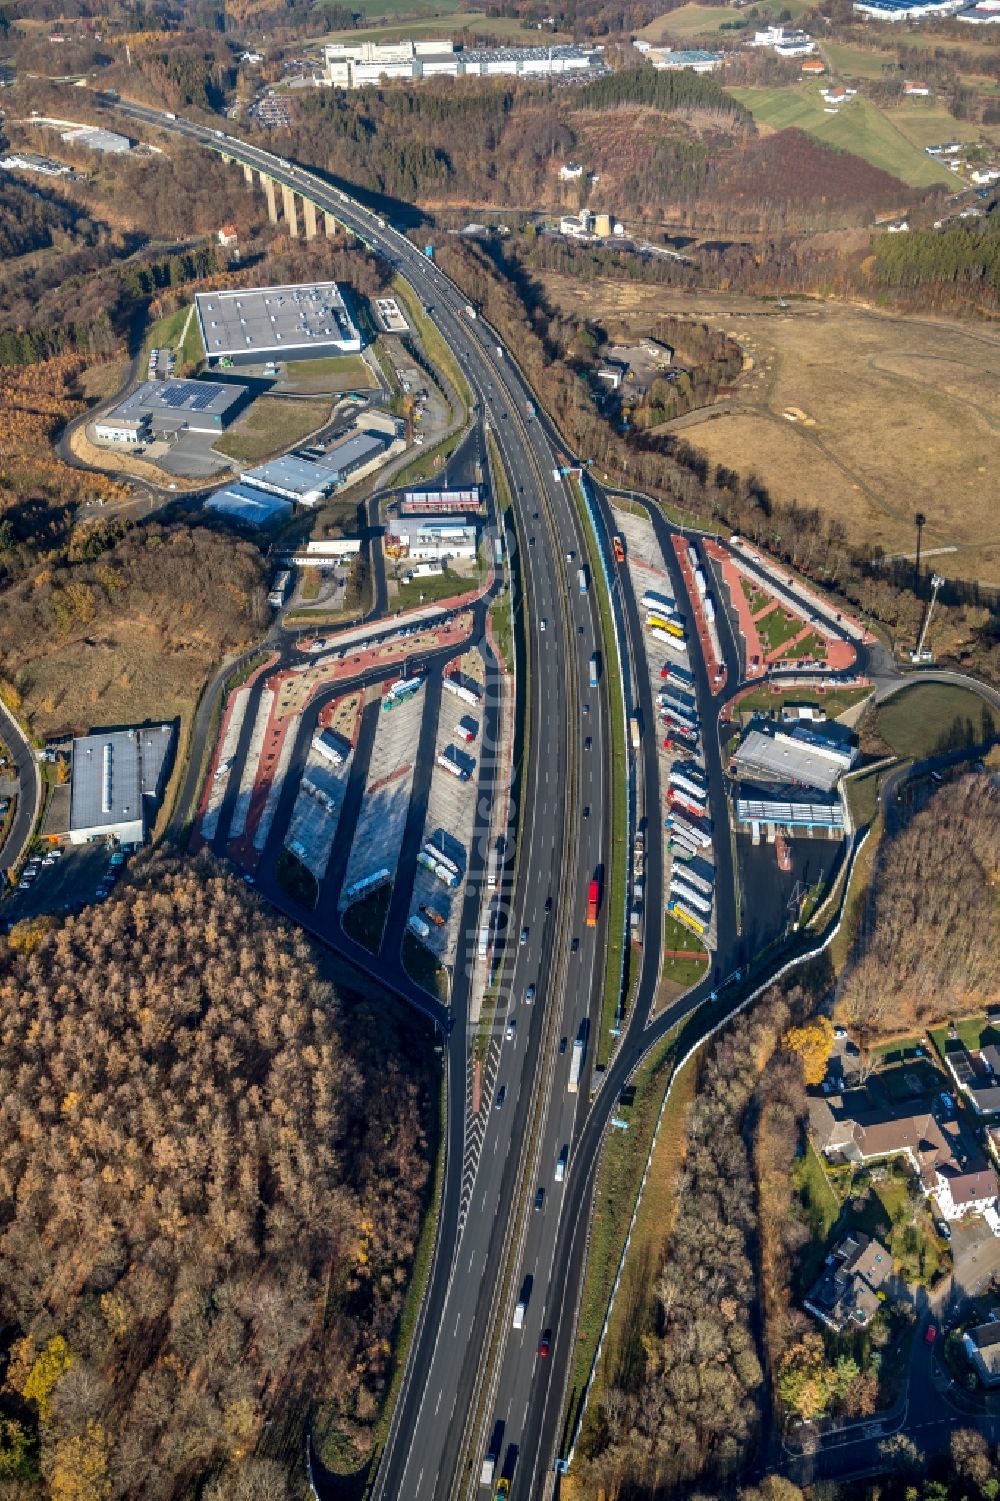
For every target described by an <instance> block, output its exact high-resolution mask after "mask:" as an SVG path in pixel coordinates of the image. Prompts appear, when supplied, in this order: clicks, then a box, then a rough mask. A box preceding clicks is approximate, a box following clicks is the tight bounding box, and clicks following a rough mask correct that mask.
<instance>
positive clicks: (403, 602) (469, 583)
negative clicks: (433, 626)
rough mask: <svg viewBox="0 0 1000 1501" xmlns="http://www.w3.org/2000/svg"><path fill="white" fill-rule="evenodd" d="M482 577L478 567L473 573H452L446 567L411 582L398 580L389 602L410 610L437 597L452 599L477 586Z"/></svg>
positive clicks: (399, 607)
mask: <svg viewBox="0 0 1000 1501" xmlns="http://www.w3.org/2000/svg"><path fill="white" fill-rule="evenodd" d="M483 577H484V574H483V571H482V570H481V569H479V568H477V569H476V570H475V572H474V573H465V574H459V573H453V572H452V570H451V569H450V568H446V569H445V571H444V573H434V574H431V575H430V576H429V577H428V578H416V579H414V580H413V582H412V583H404V582H402V581H400V582H399V583H397V585H396V593H395V596H394V598H393V599H392V601H391V602H392V604H393V606H394V607H395V608H396V609H397V610H411V609H413V607H414V606H415V605H421V604H423V605H429V604H433V602H434V601H435V600H439V599H454V598H455V596H456V595H457V594H468V592H469V590H470V589H475V588H477V587H478V586H479V585H480V584H481V583H482V580H483Z"/></svg>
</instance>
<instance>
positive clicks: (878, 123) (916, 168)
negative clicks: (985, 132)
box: [729, 82, 956, 188]
mask: <svg viewBox="0 0 1000 1501" xmlns="http://www.w3.org/2000/svg"><path fill="white" fill-rule="evenodd" d="M820 87H821V85H820V84H818V83H815V82H810V83H798V84H791V85H786V86H784V87H781V88H746V89H730V90H729V92H730V93H731V94H732V96H733V98H734V99H739V101H740V102H741V104H745V105H746V107H747V109H748V110H749V111H750V113H751V114H752V115H753V117H754V119H755V120H756V121H757V123H758V125H762V126H765V127H769V128H770V129H771V130H786V129H788V127H789V126H792V125H794V126H797V127H798V128H799V129H800V130H804V131H806V132H807V133H808V134H809V135H811V136H813V137H814V138H815V139H816V140H817V141H822V142H823V144H824V145H825V146H832V147H834V148H835V149H836V150H837V151H850V152H853V154H854V155H855V156H860V157H861V158H863V160H864V161H866V162H870V163H871V164H872V166H873V167H881V168H882V170H883V171H884V172H891V173H892V175H893V177H898V178H900V180H901V181H902V182H905V183H908V184H909V185H910V186H911V187H914V188H923V187H933V186H934V184H935V183H946V184H948V185H949V186H950V187H952V188H953V187H954V186H955V184H956V179H955V175H954V173H953V172H949V170H948V168H947V167H942V166H941V165H940V164H939V163H938V162H935V161H934V160H932V158H931V157H929V156H925V155H924V153H923V151H921V150H919V149H918V148H917V147H916V146H914V145H913V143H912V142H911V141H910V140H908V139H907V137H906V136H905V135H904V134H903V133H902V132H901V131H900V130H899V129H898V128H897V127H896V125H895V123H894V120H893V114H894V112H893V111H885V110H880V109H877V108H876V106H875V105H874V104H871V103H870V102H869V101H868V100H867V99H861V98H856V99H851V100H849V101H848V102H847V103H846V104H842V105H841V106H840V108H839V109H838V111H837V113H836V114H832V115H828V114H827V113H826V110H825V107H824V104H823V100H822V99H821V98H820V92H819V91H820Z"/></svg>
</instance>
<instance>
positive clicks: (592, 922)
mask: <svg viewBox="0 0 1000 1501" xmlns="http://www.w3.org/2000/svg"><path fill="white" fill-rule="evenodd" d="M600 902H601V887H600V883H599V882H598V881H597V879H596V878H595V879H594V880H593V881H591V883H590V885H589V886H588V887H587V927H588V928H596V927H597V909H598V907H599V906H600Z"/></svg>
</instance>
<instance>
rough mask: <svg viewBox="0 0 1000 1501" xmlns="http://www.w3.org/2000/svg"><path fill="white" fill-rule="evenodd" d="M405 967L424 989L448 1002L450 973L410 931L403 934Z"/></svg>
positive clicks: (443, 1002)
mask: <svg viewBox="0 0 1000 1501" xmlns="http://www.w3.org/2000/svg"><path fill="white" fill-rule="evenodd" d="M402 957H403V968H404V969H405V970H406V973H407V974H408V975H409V977H410V979H411V980H414V981H415V982H416V983H417V984H418V985H419V986H420V987H421V989H422V990H426V991H427V993H428V995H432V996H434V997H435V999H436V1000H439V1001H440V1002H441V1003H442V1005H445V1006H446V1005H447V1004H448V975H447V973H446V971H445V970H444V968H443V966H442V965H440V964H439V963H438V961H437V959H436V957H435V956H434V955H433V954H432V953H431V951H430V949H429V948H425V947H424V945H423V944H422V943H421V942H420V939H419V938H416V937H414V935H413V934H412V933H410V932H406V933H404V934H403V950H402Z"/></svg>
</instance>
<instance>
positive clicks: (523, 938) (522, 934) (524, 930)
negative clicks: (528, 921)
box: [521, 926, 528, 948]
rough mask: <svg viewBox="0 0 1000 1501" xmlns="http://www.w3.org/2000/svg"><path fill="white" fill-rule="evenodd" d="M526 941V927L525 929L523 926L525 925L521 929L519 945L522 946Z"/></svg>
mask: <svg viewBox="0 0 1000 1501" xmlns="http://www.w3.org/2000/svg"><path fill="white" fill-rule="evenodd" d="M527 941H528V929H527V926H525V927H523V928H522V929H521V947H522V948H523V947H524V945H525V944H526V943H527Z"/></svg>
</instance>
